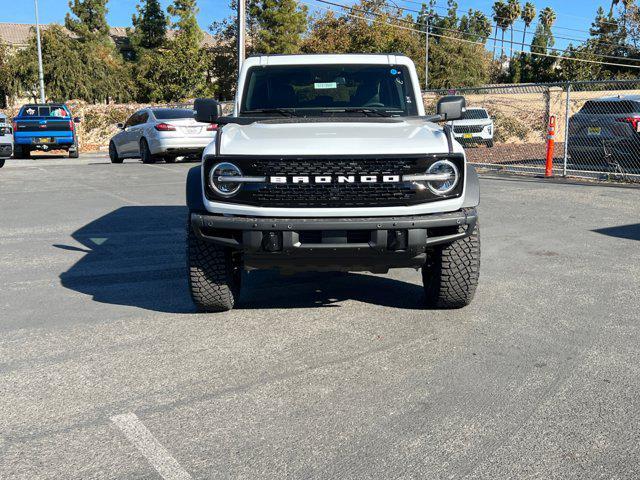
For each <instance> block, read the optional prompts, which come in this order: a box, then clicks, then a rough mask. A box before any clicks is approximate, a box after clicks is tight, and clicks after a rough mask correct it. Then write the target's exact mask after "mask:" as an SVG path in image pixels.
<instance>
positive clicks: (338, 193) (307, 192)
mask: <svg viewBox="0 0 640 480" xmlns="http://www.w3.org/2000/svg"><path fill="white" fill-rule="evenodd" d="M409 185H410V184H408V183H397V184H385V183H371V184H355V183H352V184H340V185H337V184H304V185H302V184H297V185H263V186H261V187H260V188H259V189H258V190H257V191H256V192H255V193H254V195H253V196H254V198H255V199H256V201H257V202H258V203H260V204H261V205H269V206H274V207H286V206H291V205H296V206H298V207H329V206H335V205H336V204H341V205H344V206H349V207H365V206H368V205H372V204H375V203H376V202H382V203H385V204H388V203H396V204H398V205H402V204H405V203H406V202H410V201H411V200H413V199H414V198H415V196H416V193H417V192H416V190H415V189H412V188H410V186H409Z"/></svg>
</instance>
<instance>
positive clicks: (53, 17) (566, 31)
mask: <svg viewBox="0 0 640 480" xmlns="http://www.w3.org/2000/svg"><path fill="white" fill-rule="evenodd" d="M2 1H3V2H4V1H8V0H2ZM13 1H14V2H15V0H13ZM304 1H305V2H307V3H309V4H312V3H314V2H313V0H304ZM332 1H334V3H344V4H348V3H352V0H332ZM394 1H395V3H397V4H398V5H400V6H402V7H407V8H415V9H417V8H419V6H418V5H416V4H414V3H412V2H414V1H416V0H411V2H409V1H408V0H394ZM39 2H40V16H41V19H42V20H41V21H42V22H43V23H50V22H63V21H64V16H65V13H66V12H67V11H68V2H67V0H39ZM16 3H20V5H21V6H20V7H18V8H14V9H12V10H11V11H8V10H7V9H4V10H2V11H0V22H19V23H32V22H33V3H32V2H31V1H27V0H20V1H19V2H16ZM136 3H137V0H110V1H109V4H108V7H109V17H108V19H109V23H110V24H111V25H113V26H128V25H130V24H131V15H132V14H133V13H134V12H135V5H136ZM162 3H163V5H164V6H165V7H166V6H167V5H168V4H169V3H171V0H163V1H162ZM389 3H392V2H391V1H390V2H389ZM458 3H459V4H460V8H461V10H464V11H466V10H467V9H469V8H476V9H478V10H481V11H484V12H485V13H490V11H491V5H492V4H493V0H479V1H471V0H459V1H458ZM521 3H523V4H524V0H522V1H521ZM533 3H535V4H536V5H537V7H538V10H541V9H542V8H544V7H546V6H550V7H552V8H553V9H554V10H555V11H556V13H557V15H558V20H557V22H556V28H555V29H554V33H555V35H556V36H564V37H571V38H577V39H583V38H585V37H586V36H587V33H585V32H586V31H587V30H588V29H589V26H590V24H591V21H592V20H593V18H594V17H595V12H596V10H597V8H598V6H600V5H602V6H603V8H605V10H608V8H609V5H610V4H609V2H606V1H602V0H546V1H545V0H538V1H536V0H533ZM198 4H199V7H200V15H199V17H198V18H199V21H200V25H201V26H202V27H203V28H206V27H208V25H210V24H211V22H213V21H214V20H220V19H222V18H224V17H226V16H228V15H230V14H231V11H230V10H229V1H228V0H199V2H198ZM438 5H441V6H443V7H444V6H445V5H446V0H438ZM319 10H320V9H319ZM320 11H322V10H320ZM441 11H442V10H441ZM516 25H517V24H516ZM514 28H518V29H519V28H521V26H516V27H514ZM571 29H576V30H581V31H583V32H578V31H573V30H571ZM506 38H509V35H508V34H507V36H506ZM521 38H522V34H519V33H514V39H515V40H518V41H520V40H521ZM568 43H569V40H564V39H557V40H556V48H565V47H566V45H567V44H568ZM574 43H575V42H574Z"/></svg>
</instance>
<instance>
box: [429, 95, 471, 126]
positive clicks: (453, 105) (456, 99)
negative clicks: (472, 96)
mask: <svg viewBox="0 0 640 480" xmlns="http://www.w3.org/2000/svg"><path fill="white" fill-rule="evenodd" d="M466 109H467V102H466V100H465V99H464V97H463V96H460V95H447V96H446V97H442V98H441V99H440V100H438V105H437V107H436V113H437V114H438V115H440V116H441V117H442V120H444V121H446V122H450V121H452V120H460V119H461V118H462V115H463V114H464V112H465V110H466Z"/></svg>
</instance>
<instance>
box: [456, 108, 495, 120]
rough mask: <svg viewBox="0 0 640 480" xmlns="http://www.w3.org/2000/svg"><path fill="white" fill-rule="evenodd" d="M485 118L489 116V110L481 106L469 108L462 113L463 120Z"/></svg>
mask: <svg viewBox="0 0 640 480" xmlns="http://www.w3.org/2000/svg"><path fill="white" fill-rule="evenodd" d="M483 118H489V115H488V114H487V111H486V110H484V109H480V108H468V109H467V111H466V112H464V114H463V115H462V120H482V119H483Z"/></svg>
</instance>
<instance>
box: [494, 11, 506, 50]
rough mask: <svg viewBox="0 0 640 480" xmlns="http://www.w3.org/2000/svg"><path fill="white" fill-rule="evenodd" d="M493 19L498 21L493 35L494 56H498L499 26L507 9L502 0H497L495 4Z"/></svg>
mask: <svg viewBox="0 0 640 480" xmlns="http://www.w3.org/2000/svg"><path fill="white" fill-rule="evenodd" d="M492 9H493V21H494V22H495V23H496V31H495V34H494V36H493V58H496V43H497V42H498V26H499V25H500V24H501V23H502V14H503V13H504V10H505V3H504V2H503V1H502V0H497V1H496V2H495V3H494V4H493V7H492Z"/></svg>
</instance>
